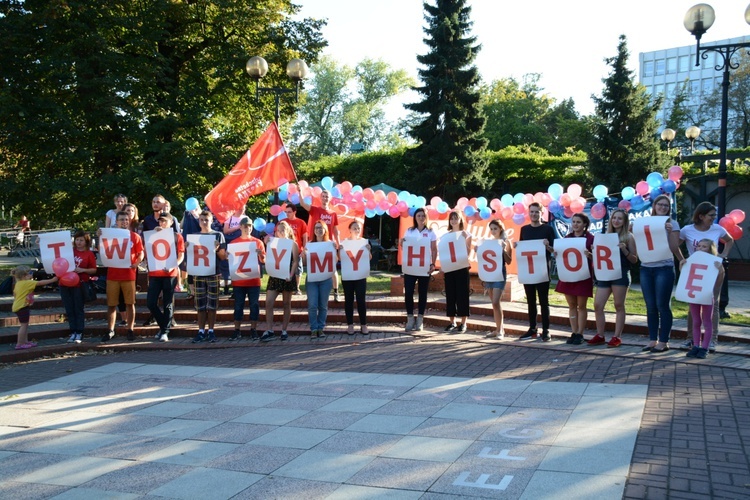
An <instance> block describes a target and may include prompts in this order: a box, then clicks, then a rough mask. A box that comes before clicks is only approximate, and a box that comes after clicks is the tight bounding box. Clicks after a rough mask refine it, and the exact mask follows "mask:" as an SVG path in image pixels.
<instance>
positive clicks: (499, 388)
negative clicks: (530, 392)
mask: <svg viewBox="0 0 750 500" xmlns="http://www.w3.org/2000/svg"><path fill="white" fill-rule="evenodd" d="M531 382H532V381H531V380H522V379H514V378H504V379H503V378H479V379H477V380H476V381H475V382H474V384H472V385H471V387H469V390H470V391H494V392H518V393H519V394H520V393H522V392H523V391H525V390H526V389H527V388H528V387H529V386H530V385H531Z"/></svg>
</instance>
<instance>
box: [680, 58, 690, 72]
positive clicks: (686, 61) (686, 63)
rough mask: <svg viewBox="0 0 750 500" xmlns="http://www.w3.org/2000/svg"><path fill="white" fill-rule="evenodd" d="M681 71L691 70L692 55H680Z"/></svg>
mask: <svg viewBox="0 0 750 500" xmlns="http://www.w3.org/2000/svg"><path fill="white" fill-rule="evenodd" d="M679 66H680V73H685V72H687V71H690V56H680V64H679Z"/></svg>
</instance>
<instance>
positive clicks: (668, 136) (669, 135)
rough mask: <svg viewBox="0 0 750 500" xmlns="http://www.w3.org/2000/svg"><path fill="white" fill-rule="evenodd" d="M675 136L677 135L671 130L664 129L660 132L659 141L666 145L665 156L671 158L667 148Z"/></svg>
mask: <svg viewBox="0 0 750 500" xmlns="http://www.w3.org/2000/svg"><path fill="white" fill-rule="evenodd" d="M676 135H677V133H676V132H675V131H674V130H673V129H671V128H665V129H664V130H662V131H661V140H662V141H664V142H666V143H667V156H670V157H671V156H672V155H671V152H670V150H669V148H670V146H671V144H672V141H674V138H675V136H676Z"/></svg>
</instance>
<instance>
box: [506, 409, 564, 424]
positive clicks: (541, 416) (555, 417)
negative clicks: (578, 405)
mask: <svg viewBox="0 0 750 500" xmlns="http://www.w3.org/2000/svg"><path fill="white" fill-rule="evenodd" d="M571 413H573V410H549V409H547V410H542V409H540V408H515V407H510V408H508V409H507V410H506V411H505V413H503V414H502V415H500V416H499V417H498V419H497V423H499V424H509V423H524V424H533V423H538V422H543V423H547V424H557V425H561V426H562V425H565V424H567V422H568V419H569V418H570V415H571Z"/></svg>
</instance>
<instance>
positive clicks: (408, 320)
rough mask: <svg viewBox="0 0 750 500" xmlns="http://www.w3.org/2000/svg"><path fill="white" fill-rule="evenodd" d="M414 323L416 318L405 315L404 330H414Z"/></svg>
mask: <svg viewBox="0 0 750 500" xmlns="http://www.w3.org/2000/svg"><path fill="white" fill-rule="evenodd" d="M415 323H416V320H415V319H414V316H407V317H406V328H405V330H406V331H407V332H410V331H412V330H414V324H415Z"/></svg>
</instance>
